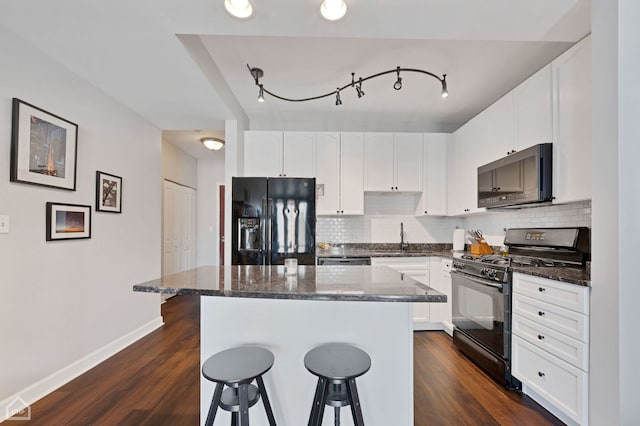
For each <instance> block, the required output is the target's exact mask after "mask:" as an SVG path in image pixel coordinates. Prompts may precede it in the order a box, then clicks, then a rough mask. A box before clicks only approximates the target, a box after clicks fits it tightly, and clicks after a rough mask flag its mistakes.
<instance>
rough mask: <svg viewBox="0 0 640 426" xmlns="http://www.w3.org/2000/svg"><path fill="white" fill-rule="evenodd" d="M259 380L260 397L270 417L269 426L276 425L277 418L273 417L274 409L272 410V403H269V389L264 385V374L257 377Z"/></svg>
mask: <svg viewBox="0 0 640 426" xmlns="http://www.w3.org/2000/svg"><path fill="white" fill-rule="evenodd" d="M256 382H258V390H259V391H260V397H261V398H262V403H263V404H264V411H266V412H267V418H268V419H269V426H276V419H275V418H274V417H273V411H271V404H270V403H269V397H268V396H267V389H266V388H265V387H264V382H263V381H262V376H258V377H256Z"/></svg>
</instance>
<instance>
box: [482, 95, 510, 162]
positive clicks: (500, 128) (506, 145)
mask: <svg viewBox="0 0 640 426" xmlns="http://www.w3.org/2000/svg"><path fill="white" fill-rule="evenodd" d="M486 111H487V112H486V114H487V145H486V148H485V150H484V155H483V164H486V163H490V162H492V161H496V160H498V159H500V158H502V157H504V156H505V155H507V154H509V153H510V152H511V150H512V149H513V139H514V97H513V91H511V92H509V93H507V94H506V95H504V96H503V97H502V98H500V99H499V100H498V101H497V102H495V103H494V104H493V105H491V106H490V107H489V108H487V110H486Z"/></svg>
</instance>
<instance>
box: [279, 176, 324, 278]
mask: <svg viewBox="0 0 640 426" xmlns="http://www.w3.org/2000/svg"><path fill="white" fill-rule="evenodd" d="M267 193H268V197H269V203H268V204H269V209H268V210H269V218H268V220H269V221H270V228H271V232H270V234H271V263H272V264H274V265H276V264H282V263H283V261H284V259H285V258H287V257H296V258H298V263H299V264H302V265H313V264H315V246H316V243H315V234H316V183H315V179H306V178H270V179H269V181H268V190H267Z"/></svg>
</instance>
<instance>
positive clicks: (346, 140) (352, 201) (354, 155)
mask: <svg viewBox="0 0 640 426" xmlns="http://www.w3.org/2000/svg"><path fill="white" fill-rule="evenodd" d="M340 214H345V215H361V214H364V134H363V133H356V132H354V133H340Z"/></svg>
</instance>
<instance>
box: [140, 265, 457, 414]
mask: <svg viewBox="0 0 640 426" xmlns="http://www.w3.org/2000/svg"><path fill="white" fill-rule="evenodd" d="M133 289H134V291H140V292H154V293H170V294H181V295H187V294H190V295H200V296H202V300H201V314H200V318H201V320H200V321H201V324H200V326H201V329H200V330H201V331H200V335H201V338H200V339H201V340H200V348H201V352H200V359H201V364H202V363H203V362H204V360H206V359H207V358H208V357H210V356H212V355H213V354H215V353H217V352H220V351H222V350H224V349H227V348H231V347H237V346H246V345H256V346H261V347H264V348H266V349H268V350H270V351H271V352H272V353H273V354H274V355H275V362H274V365H273V368H272V369H271V370H270V371H269V372H268V373H267V374H266V375H265V376H264V383H265V386H266V388H267V391H268V393H269V398H270V402H271V406H272V408H273V412H274V415H275V418H276V421H277V422H278V424H282V425H302V424H307V421H308V419H309V413H310V410H311V403H312V401H313V398H314V392H315V386H316V379H317V378H316V377H314V376H313V375H311V374H309V372H308V371H307V370H306V369H305V367H304V364H303V358H304V355H305V353H307V352H308V351H309V350H311V349H312V348H314V347H317V346H319V345H322V344H325V343H330V342H339V343H348V344H351V345H354V346H356V347H358V348H360V349H362V350H364V351H365V352H367V353H368V354H369V355H370V357H371V369H370V371H369V372H368V373H367V374H366V375H364V376H362V377H361V378H359V379H358V390H359V394H360V401H361V404H362V411H363V416H364V422H365V424H367V425H373V426H375V425H390V424H393V425H404V426H410V425H413V333H412V318H411V303H412V302H430V303H444V302H446V300H447V298H446V296H445V295H443V294H442V293H439V292H437V291H435V290H433V289H432V288H430V287H428V286H425V285H423V284H421V283H419V282H417V281H415V280H413V279H412V278H410V277H409V276H408V275H405V274H402V273H400V272H396V271H394V270H392V269H390V268H388V267H386V266H299V267H298V268H297V271H295V273H294V274H289V275H288V274H287V273H286V271H285V268H284V266H281V265H280V266H220V267H218V266H205V267H200V268H196V269H192V270H188V271H185V272H181V273H178V274H174V275H170V276H166V277H162V278H159V279H156V280H153V281H149V282H146V283H142V284H138V285H135V286H134V287H133ZM200 386H201V392H200V412H201V415H200V419H201V420H200V421H201V424H203V423H204V419H205V418H206V416H207V411H208V409H209V405H210V403H211V398H212V395H213V392H214V384H213V383H211V382H209V381H208V380H206V379H204V378H202V377H201V380H200ZM225 416H226V417H225ZM219 417H221V419H220V420H218V418H216V423H218V422H220V424H229V422H230V420H229V413H227V412H221V413H220V415H219ZM267 424H268V422H267V418H266V416H265V415H264V410H262V407H261V403H258V406H257V407H256V408H253V409H252V410H251V425H257V426H260V425H267ZM329 424H333V419H332V416H331V415H326V416H325V418H324V422H323V425H329ZM342 424H343V425H352V424H353V423H352V420H351V418H350V417H349V416H343V418H342Z"/></svg>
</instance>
